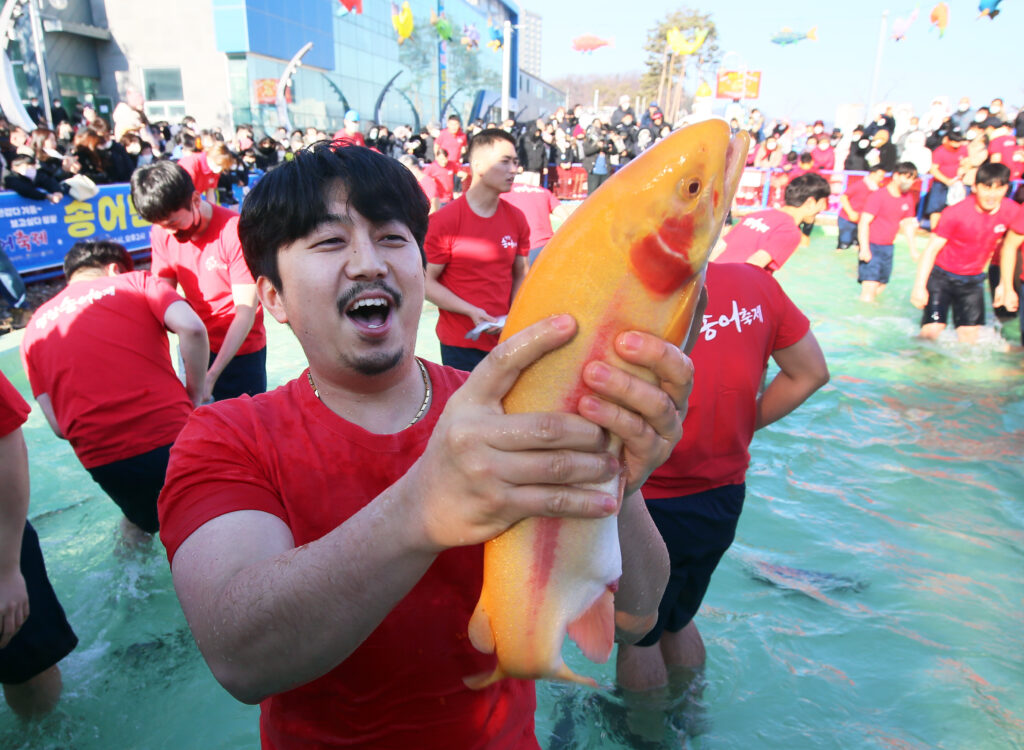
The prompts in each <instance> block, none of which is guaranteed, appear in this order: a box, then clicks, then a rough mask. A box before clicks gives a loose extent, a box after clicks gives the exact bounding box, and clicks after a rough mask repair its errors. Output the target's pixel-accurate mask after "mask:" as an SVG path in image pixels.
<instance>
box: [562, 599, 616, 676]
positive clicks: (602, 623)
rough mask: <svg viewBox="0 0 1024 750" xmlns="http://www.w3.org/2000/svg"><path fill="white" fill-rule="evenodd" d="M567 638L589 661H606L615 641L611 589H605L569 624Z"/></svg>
mask: <svg viewBox="0 0 1024 750" xmlns="http://www.w3.org/2000/svg"><path fill="white" fill-rule="evenodd" d="M569 637H570V638H572V639H573V641H575V643H576V645H577V646H579V647H580V651H582V652H583V655H584V656H586V657H587V658H588V659H590V661H592V662H596V663H597V664H604V663H605V662H606V661H608V657H609V656H611V655H612V646H613V644H614V641H615V595H614V594H613V593H612V591H611V589H605V590H604V591H603V592H602V593H601V596H599V597H598V598H597V601H595V602H594V603H593V604H591V605H590V608H589V609H587V611H586V612H584V613H583V614H582V615H580V616H579V617H578V618H577V619H576V620H574V621H573V622H571V623H569Z"/></svg>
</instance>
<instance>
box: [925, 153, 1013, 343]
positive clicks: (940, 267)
mask: <svg viewBox="0 0 1024 750" xmlns="http://www.w3.org/2000/svg"><path fill="white" fill-rule="evenodd" d="M1009 188H1010V170H1009V169H1008V168H1007V167H1006V165H1005V164H993V163H991V162H988V163H985V164H982V165H981V166H980V167H978V173H977V176H976V177H975V181H974V191H973V192H972V193H971V195H970V196H968V197H967V198H966V199H964V200H962V201H960V202H959V203H957V204H955V205H952V206H949V207H948V208H947V209H946V210H945V211H943V212H942V224H941V225H940V226H939V228H938V229H937V230H935V232H934V233H933V234H932V238H931V239H930V240H929V241H928V246H927V247H926V248H925V250H924V254H923V255H922V256H921V261H920V263H918V266H917V277H916V279H915V281H914V288H913V290H912V291H911V293H910V301H911V303H912V304H913V305H914V307H916V308H918V309H920V310H924V313H923V314H922V316H921V336H922V337H923V338H926V339H936V338H938V337H939V335H940V334H941V333H942V331H943V329H945V327H946V319H947V317H948V315H949V308H950V306H952V308H953V325H954V327H955V328H956V336H957V339H958V340H959V341H962V342H964V343H967V344H973V343H974V342H976V341H977V340H978V329H979V328H980V327H981V326H982V325H984V324H985V268H986V266H988V264H989V261H990V260H991V258H992V256H993V254H995V253H997V252H998V251H999V243H1000V242H1001V241H1002V239H1003V235H1004V234H1006V230H1007V228H1008V227H1009V225H1010V223H1011V222H1012V221H1013V218H1014V216H1015V215H1016V213H1017V204H1016V203H1014V202H1013V201H1012V200H1010V199H1009V198H1007V197H1006V191H1007V190H1009Z"/></svg>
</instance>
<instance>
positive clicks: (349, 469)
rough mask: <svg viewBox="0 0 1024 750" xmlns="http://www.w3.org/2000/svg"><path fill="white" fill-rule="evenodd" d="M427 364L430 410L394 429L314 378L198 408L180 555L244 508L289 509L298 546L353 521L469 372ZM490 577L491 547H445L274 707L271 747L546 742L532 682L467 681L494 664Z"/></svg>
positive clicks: (185, 470) (265, 736)
mask: <svg viewBox="0 0 1024 750" xmlns="http://www.w3.org/2000/svg"><path fill="white" fill-rule="evenodd" d="M428 370H429V373H430V378H431V382H432V383H433V387H434V395H433V399H434V400H433V403H432V405H431V407H430V411H429V412H428V413H427V415H426V416H425V417H424V418H423V419H422V420H421V421H420V422H417V423H416V424H415V425H413V426H412V427H409V428H407V429H405V430H403V431H402V432H399V433H397V434H395V435H376V434H373V433H370V432H367V431H365V430H363V429H362V428H360V427H358V426H356V425H354V424H352V423H350V422H347V421H346V420H344V419H342V418H341V417H339V416H337V415H336V414H334V413H333V412H332V411H330V410H329V409H328V408H327V407H326V406H324V405H323V404H322V403H321V402H320V401H319V400H318V399H317V398H316V397H315V396H314V395H313V390H312V388H311V387H310V385H309V383H308V382H307V380H306V374H305V373H303V374H302V375H301V376H300V377H299V378H298V379H296V380H293V381H291V382H290V383H288V384H286V385H284V386H282V387H280V388H277V389H276V390H273V391H271V392H269V393H265V394H261V395H259V396H256V397H255V398H249V397H248V396H242V397H241V398H239V399H232V400H230V401H222V402H219V403H217V404H214V405H212V406H209V407H204V408H202V409H200V410H198V411H197V412H196V413H195V415H194V416H193V418H192V419H191V420H189V423H188V425H187V426H186V427H185V429H184V430H183V431H182V434H181V436H180V437H179V438H178V441H177V442H176V443H175V446H174V448H173V449H172V451H171V460H170V464H169V466H168V469H167V482H166V484H165V485H164V489H163V492H162V493H161V495H160V501H159V511H160V539H161V541H163V543H164V545H165V546H166V547H167V551H168V556H169V558H170V559H172V560H173V558H174V554H175V552H176V551H177V549H178V547H179V545H180V544H181V543H182V542H183V541H184V540H185V539H186V538H187V537H188V536H189V535H190V534H191V533H192V532H193V531H194V530H195V529H197V528H199V527H200V526H202V525H203V524H204V523H206V522H207V521H209V520H211V519H213V518H216V517H217V516H220V515H222V514H225V513H230V512H233V511H238V510H259V511H264V512H266V513H271V514H273V515H275V516H277V517H278V518H280V519H281V520H282V521H283V522H284V523H286V524H287V525H288V527H289V528H290V529H291V532H292V535H293V537H294V539H295V544H296V545H302V544H307V543H309V542H312V541H315V540H317V539H319V538H321V537H322V536H324V535H325V534H327V533H328V532H329V531H331V530H333V529H334V528H336V527H337V526H338V525H340V524H342V523H344V522H345V521H346V520H347V519H348V518H350V517H351V516H352V515H354V514H355V513H356V512H358V511H359V510H360V509H362V508H363V507H364V506H365V505H366V504H367V503H369V502H370V501H371V500H372V499H373V498H375V497H376V496H377V495H379V494H380V493H381V492H383V491H384V490H385V489H386V488H387V487H390V486H391V485H392V484H394V483H395V482H396V481H397V480H398V479H399V478H400V477H401V476H403V475H404V474H405V473H406V472H407V471H408V470H409V467H410V466H411V465H412V464H413V463H414V462H415V461H416V460H417V459H418V458H419V456H420V454H422V452H423V450H424V448H425V447H426V444H427V440H428V439H429V437H430V435H431V433H432V432H433V430H434V427H435V426H436V424H437V419H438V417H439V416H440V413H441V411H442V410H443V409H444V405H445V403H446V402H447V401H448V398H449V397H450V396H451V394H452V393H454V392H455V390H456V389H457V388H458V387H459V386H461V385H462V383H463V382H464V381H465V379H466V377H468V375H467V374H466V373H463V372H459V371H457V370H453V369H450V368H444V367H441V366H439V365H433V364H428ZM482 583H483V547H482V545H477V546H474V547H461V548H456V549H451V550H447V551H446V552H443V553H441V554H440V555H438V557H437V559H436V560H435V561H434V563H433V565H431V566H430V568H429V569H428V570H427V572H426V573H425V574H424V575H423V577H422V578H421V579H420V580H419V582H417V583H416V585H415V586H413V588H412V589H411V590H410V592H409V593H408V594H407V595H406V596H405V598H404V599H402V601H401V602H399V604H398V605H397V606H396V607H395V608H394V609H393V610H392V611H391V612H390V613H389V614H388V615H387V617H385V618H384V620H383V621H382V622H381V623H380V625H378V626H377V628H376V630H374V631H373V633H371V634H370V636H369V637H368V638H367V639H366V640H365V641H364V642H363V643H362V645H360V646H359V648H357V649H356V650H355V651H354V652H353V653H352V655H350V656H349V657H348V658H347V659H346V660H345V661H344V662H342V663H341V664H339V665H337V666H336V667H335V668H334V669H332V670H331V671H330V672H328V673H327V674H325V675H324V676H323V677H320V678H319V679H317V680H314V681H313V682H310V683H308V684H306V685H303V686H301V687H298V688H295V689H293V690H289V691H287V692H285V693H280V694H278V695H275V696H272V697H270V698H268V699H267V700H265V701H263V703H262V704H261V709H262V714H261V718H260V730H261V736H262V741H263V747H264V748H265V749H266V750H270V749H273V750H285V749H286V748H311V747H318V748H319V747H361V748H363V747H365V748H401V749H403V750H404V749H405V748H417V749H419V748H427V749H433V748H436V749H437V750H451V749H452V748H460V749H461V748H488V749H490V748H498V749H500V748H508V749H512V748H515V749H516V750H519V749H527V748H529V749H531V750H533V749H535V748H537V747H538V745H537V741H536V739H535V736H534V728H533V713H534V710H535V707H536V700H535V696H534V687H533V683H532V682H528V681H521V680H502V681H501V682H498V683H496V684H494V685H491V686H490V687H487V688H485V689H483V690H479V691H476V690H470V689H469V688H467V687H466V686H465V685H464V684H463V682H462V678H463V677H466V676H468V675H473V674H479V673H481V672H485V671H491V670H493V669H494V666H495V663H496V662H495V657H494V656H493V655H487V654H482V653H480V652H478V651H477V650H476V649H474V648H473V646H472V645H470V643H469V640H468V638H467V626H468V624H469V618H470V616H471V614H472V612H473V609H474V608H475V606H476V602H477V598H478V597H479V595H480V588H481V585H482ZM283 647H286V644H285V645H284V646H283Z"/></svg>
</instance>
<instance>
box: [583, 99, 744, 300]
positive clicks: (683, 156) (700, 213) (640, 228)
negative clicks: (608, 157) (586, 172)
mask: <svg viewBox="0 0 1024 750" xmlns="http://www.w3.org/2000/svg"><path fill="white" fill-rule="evenodd" d="M749 145H750V136H749V135H748V134H747V133H746V132H745V131H740V132H739V133H737V134H736V135H735V136H730V130H729V125H728V124H727V123H726V122H725V121H724V120H717V119H716V120H706V121H704V122H699V123H695V124H693V125H688V126H686V127H684V128H680V129H679V130H677V131H675V132H674V133H672V134H671V135H669V136H668V137H667V138H665V139H664V140H662V141H660V142H659V143H658V144H657V145H655V146H653V147H652V148H651V149H649V150H648V151H646V152H644V154H643V156H642V157H640V158H638V159H636V160H635V161H633V162H631V163H630V164H629V165H628V166H626V167H625V168H624V169H623V170H621V172H622V174H621V175H619V179H620V180H623V181H625V178H627V177H628V178H635V179H634V184H632V185H629V186H628V188H627V193H626V194H635V195H636V196H637V198H638V199H639V200H638V205H640V206H643V207H644V214H645V215H644V216H643V217H642V218H641V219H640V220H638V221H636V222H631V224H630V226H629V227H628V228H623V229H622V230H621V231H622V233H623V236H620V237H617V238H616V239H617V241H619V242H621V243H622V244H621V245H620V246H621V247H625V248H628V252H629V263H630V266H631V270H632V272H633V273H634V274H635V275H636V277H637V278H638V279H639V280H640V282H641V283H642V284H643V286H644V287H645V288H646V289H647V290H648V291H649V292H651V293H653V294H658V295H669V294H672V293H673V292H675V291H677V290H678V289H680V288H681V287H682V286H683V285H684V284H686V283H687V282H688V281H689V280H690V279H692V278H694V277H695V276H697V275H698V274H700V273H701V272H702V271H703V269H704V267H705V265H706V264H707V259H708V255H709V254H710V252H711V248H712V247H714V244H715V242H716V241H717V240H718V235H719V233H720V232H721V229H722V223H723V222H724V221H725V216H726V214H727V213H728V212H729V208H730V206H731V204H732V199H733V196H734V195H735V194H736V188H737V187H738V186H739V180H740V177H741V176H742V174H743V167H744V164H745V162H746V156H747V149H748V147H749ZM644 164H646V165H647V168H646V169H641V168H642V166H643V165H644ZM652 165H653V166H652ZM634 173H635V174H634ZM596 195H600V193H597V194H596Z"/></svg>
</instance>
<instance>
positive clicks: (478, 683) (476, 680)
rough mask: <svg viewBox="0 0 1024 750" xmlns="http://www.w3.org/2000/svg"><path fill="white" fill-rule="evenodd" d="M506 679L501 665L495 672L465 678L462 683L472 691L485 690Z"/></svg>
mask: <svg viewBox="0 0 1024 750" xmlns="http://www.w3.org/2000/svg"><path fill="white" fill-rule="evenodd" d="M504 677H505V673H504V672H502V671H501V665H498V666H497V667H495V668H494V671H493V672H481V673H480V674H474V675H470V676H469V677H463V678H462V682H463V683H465V685H466V687H468V688H469V689H470V690H483V689H484V688H485V687H487V686H488V685H493V684H494V683H495V682H497V681H498V680H501V679H503V678H504Z"/></svg>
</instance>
